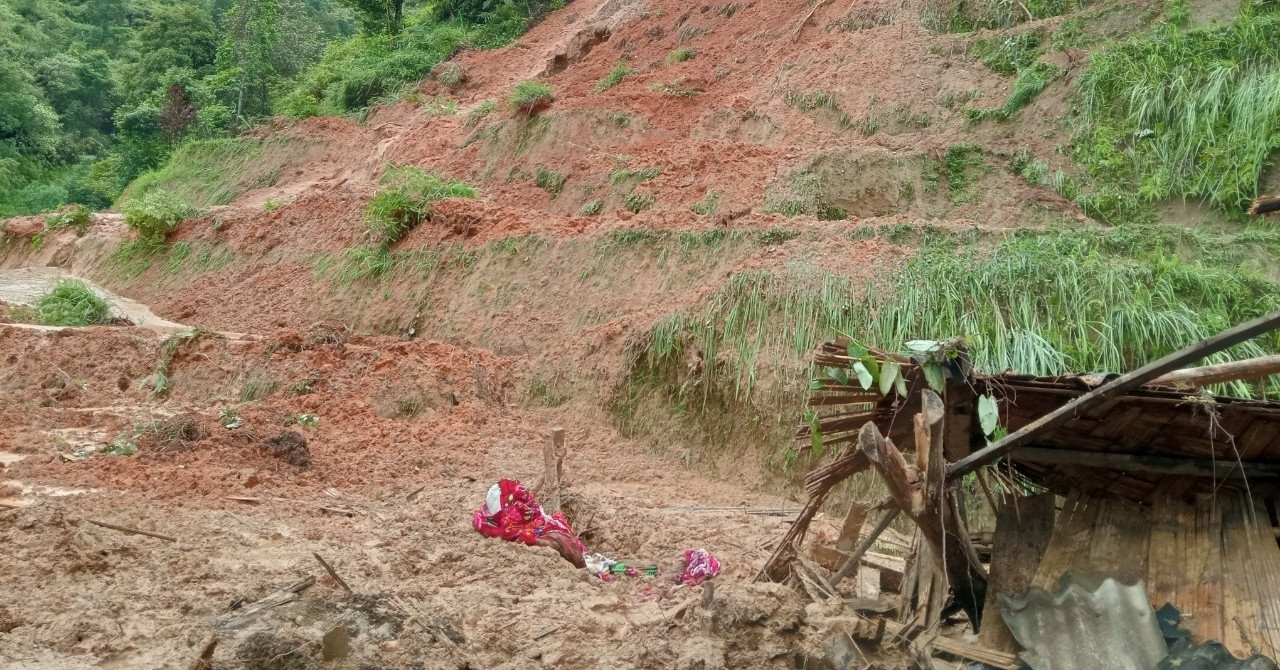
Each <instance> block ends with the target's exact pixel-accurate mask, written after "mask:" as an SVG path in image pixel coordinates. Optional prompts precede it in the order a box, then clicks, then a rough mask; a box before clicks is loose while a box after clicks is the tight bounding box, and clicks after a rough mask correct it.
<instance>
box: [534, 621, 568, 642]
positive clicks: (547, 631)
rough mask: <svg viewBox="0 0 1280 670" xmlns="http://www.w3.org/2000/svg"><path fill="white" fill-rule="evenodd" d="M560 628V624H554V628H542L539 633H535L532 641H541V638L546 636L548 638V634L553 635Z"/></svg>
mask: <svg viewBox="0 0 1280 670" xmlns="http://www.w3.org/2000/svg"><path fill="white" fill-rule="evenodd" d="M561 627H562V626H560V624H556V625H554V626H549V627H547V628H543V629H542V631H541V632H539V633H535V634H534V636H533V639H535V640H541V639H542V638H544V637H546V636H548V635H550V634H552V633H554V632H556V631H558V630H560V628H561Z"/></svg>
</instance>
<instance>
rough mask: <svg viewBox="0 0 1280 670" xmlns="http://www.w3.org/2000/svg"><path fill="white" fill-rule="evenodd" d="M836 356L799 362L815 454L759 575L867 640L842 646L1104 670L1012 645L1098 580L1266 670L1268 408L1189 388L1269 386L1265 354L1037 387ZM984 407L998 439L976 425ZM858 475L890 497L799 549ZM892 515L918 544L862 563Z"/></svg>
mask: <svg viewBox="0 0 1280 670" xmlns="http://www.w3.org/2000/svg"><path fill="white" fill-rule="evenodd" d="M1273 318H1274V317H1273ZM1235 330H1239V329H1235ZM1254 330H1255V331H1256V328H1255V329H1254ZM1255 334H1256V333H1255ZM1232 341H1240V339H1239V337H1237V338H1236V339H1234V340H1232ZM1209 344H1210V345H1212V346H1218V347H1224V346H1229V344H1223V343H1222V341H1219V342H1211V343H1209ZM849 345H850V343H848V342H831V343H827V344H825V345H823V346H822V347H821V348H820V350H819V352H818V353H817V355H816V357H815V363H816V367H817V369H819V370H821V371H824V373H825V374H823V375H822V377H821V378H820V379H819V381H816V382H814V383H813V385H812V387H811V388H812V389H813V394H812V398H811V400H810V405H811V407H812V408H813V410H814V413H813V414H812V416H811V420H810V421H807V422H806V423H805V425H804V426H803V427H802V428H801V429H800V430H799V431H798V432H797V436H796V437H797V440H798V445H799V446H800V448H801V449H808V450H810V451H812V450H813V449H814V447H818V446H820V447H821V448H822V449H823V450H824V451H827V452H830V453H831V455H830V456H828V457H827V458H826V459H823V460H824V461H825V463H824V464H822V465H821V466H819V467H817V468H816V469H815V470H813V471H812V472H811V473H809V475H808V477H807V479H806V489H807V493H808V494H809V501H808V504H807V505H806V506H805V508H804V509H803V511H802V512H801V514H800V516H799V518H798V519H797V521H796V523H795V524H793V526H792V528H791V529H790V531H789V532H788V534H787V535H786V537H784V538H783V540H782V541H781V542H780V543H779V545H778V546H777V548H776V550H775V551H774V553H773V555H772V556H771V557H770V559H769V561H768V562H767V563H766V565H765V567H764V569H763V570H762V571H761V574H760V575H759V578H760V579H762V580H772V581H779V582H789V583H792V584H794V585H796V586H798V587H801V588H803V589H805V590H806V591H807V592H808V593H809V594H810V596H811V597H812V598H813V599H814V600H816V601H822V602H824V603H827V604H830V603H842V604H843V605H844V606H845V607H847V608H848V609H851V610H853V611H854V612H855V613H856V614H857V616H859V617H861V618H862V619H864V620H866V621H867V622H869V623H870V624H872V625H869V626H863V627H862V628H861V629H859V635H852V634H851V636H853V637H854V638H855V639H859V636H860V641H861V642H863V643H870V644H897V645H903V646H905V647H906V648H908V649H909V651H910V652H911V653H912V654H914V655H916V656H917V658H919V659H920V660H921V661H922V662H925V660H926V659H925V657H929V656H935V655H936V656H942V657H948V658H952V659H957V660H961V661H978V662H981V663H984V664H986V665H988V666H990V667H1000V668H1017V667H1021V666H1022V663H1023V662H1033V663H1034V664H1033V665H1032V666H1031V667H1033V668H1036V669H1037V670H1039V669H1040V668H1058V667H1071V663H1072V662H1076V663H1077V667H1107V666H1105V665H1096V664H1092V663H1093V661H1092V657H1088V656H1087V655H1086V656H1082V657H1081V658H1078V659H1074V661H1073V659H1062V660H1060V661H1059V662H1058V663H1057V664H1056V665H1055V664H1054V663H1053V662H1052V661H1046V660H1045V659H1044V658H1042V657H1037V656H1036V655H1035V654H1034V653H1029V652H1034V651H1035V650H1029V649H1028V644H1030V645H1031V646H1035V645H1036V644H1037V642H1036V640H1034V639H1032V638H1034V636H1035V635H1037V634H1039V635H1042V636H1049V637H1052V636H1053V635H1055V634H1058V633H1057V632H1055V631H1038V632H1037V631H1034V630H1032V631H1031V632H1028V631H1027V630H1026V626H1027V625H1028V624H1027V620H1028V619H1027V617H1029V616H1030V615H1027V614H1018V611H1020V610H1018V608H1020V607H1025V606H1026V603H1027V602H1029V601H1030V600H1034V598H1032V596H1035V597H1037V598H1040V600H1042V601H1043V602H1044V603H1049V604H1050V605H1053V604H1054V603H1057V605H1056V606H1059V607H1065V605H1062V603H1063V602H1066V601H1069V600H1070V599H1069V598H1066V596H1065V595H1063V594H1065V593H1066V591H1065V589H1067V588H1068V587H1071V588H1075V589H1077V590H1079V589H1080V588H1081V586H1080V585H1081V584H1086V585H1089V586H1088V589H1090V590H1092V589H1098V588H1099V585H1100V584H1103V583H1104V582H1105V581H1106V580H1111V582H1112V583H1113V584H1121V585H1130V588H1137V589H1138V590H1139V592H1140V591H1141V590H1143V589H1145V595H1146V600H1147V602H1149V603H1150V607H1149V608H1147V609H1148V610H1150V609H1161V608H1162V607H1164V606H1166V605H1167V606H1169V607H1168V608H1166V610H1167V611H1172V612H1175V613H1176V614H1177V615H1178V621H1177V622H1176V627H1177V628H1178V631H1179V634H1180V635H1183V636H1185V637H1187V638H1188V641H1189V643H1190V644H1193V645H1202V644H1204V643H1209V642H1210V641H1215V644H1216V643H1217V642H1220V643H1221V647H1223V648H1225V650H1226V651H1227V652H1229V653H1230V654H1231V655H1233V656H1234V657H1236V658H1240V659H1244V658H1248V657H1251V656H1254V655H1261V656H1263V657H1266V658H1267V659H1276V658H1280V544H1278V543H1280V539H1278V538H1280V514H1278V512H1280V510H1278V509H1277V506H1278V502H1280V501H1278V498H1280V403H1275V402H1263V401H1249V400H1241V399H1235V398H1223V397H1213V396H1210V395H1207V394H1206V393H1204V392H1203V391H1201V390H1200V389H1199V387H1202V386H1205V385H1209V384H1212V383H1220V382H1224V381H1230V380H1234V379H1258V378H1261V377H1264V376H1266V375H1267V374H1274V373H1276V372H1278V371H1280V358H1276V357H1273V358H1270V359H1265V360H1255V361H1248V362H1244V363H1239V364H1231V365H1227V366H1211V367H1207V368H1196V369H1190V370H1178V371H1173V372H1170V370H1171V369H1173V368H1174V366H1177V365H1182V364H1184V362H1185V361H1195V360H1198V359H1199V358H1200V357H1202V356H1203V355H1204V353H1199V355H1193V354H1194V352H1191V349H1190V348H1189V349H1188V350H1185V351H1184V352H1180V354H1181V355H1182V357H1181V358H1177V357H1176V356H1171V357H1168V360H1162V361H1160V362H1157V364H1152V365H1151V366H1147V367H1146V368H1143V369H1142V370H1139V371H1135V372H1134V373H1130V374H1129V375H1123V376H1119V375H1082V376H1064V377H1051V378H1046V377H1030V376H1024V375H1017V374H1001V375H980V374H974V373H973V371H972V370H971V368H970V366H969V365H968V362H967V359H966V356H965V353H964V347H963V343H960V342H953V343H949V344H946V345H942V346H938V347H936V348H934V349H932V350H930V351H928V352H927V353H926V355H924V356H916V357H903V356H895V355H891V354H888V353H885V352H879V351H866V350H864V349H861V348H860V347H857V345H855V346H854V349H857V350H856V351H854V350H851V348H850V346H849ZM1204 345H1205V343H1202V346H1201V351H1204V350H1205V349H1206V348H1207V347H1206V346H1204ZM1189 352H1190V353H1189ZM868 368H871V369H872V370H868ZM840 371H844V372H840ZM869 371H873V372H874V375H867V374H865V373H867V372H869ZM868 376H872V377H873V379H872V380H871V381H872V382H873V383H871V384H868V383H867V382H868V379H867V378H866V377H868ZM859 377H862V378H861V379H860V378H859ZM868 386H869V387H870V388H868ZM984 397H985V398H987V399H989V400H986V401H984V400H983V398H984ZM990 400H994V401H995V402H994V407H995V408H996V409H997V410H998V418H999V424H1000V430H999V431H990V430H988V429H989V428H990V425H989V423H990V422H989V417H986V416H980V414H986V413H987V412H989V408H986V407H982V408H981V409H980V406H981V405H983V404H991V403H990ZM984 424H987V425H984ZM1005 430H1007V431H1008V436H1007V437H1001V435H1002V434H1003V432H1004V431H1005ZM993 432H994V435H993V434H992V433H993ZM1010 443H1012V444H1013V446H1012V447H1009V446H1008V445H1009V444H1010ZM993 454H994V456H993ZM997 459H998V460H997ZM867 470H873V471H875V472H876V473H877V474H878V475H879V478H880V480H882V481H883V483H884V485H885V488H886V489H887V491H888V495H887V496H886V497H885V498H884V499H882V500H879V501H873V502H870V503H855V504H853V505H852V506H851V507H850V509H849V510H848V513H847V515H846V516H845V523H844V524H843V528H842V530H841V533H840V537H839V539H838V540H837V541H836V543H835V545H834V546H828V545H825V544H821V543H814V542H810V543H809V545H808V546H805V544H804V538H805V535H806V533H807V530H808V528H809V525H810V523H811V522H812V520H813V519H814V517H815V516H816V515H817V513H818V512H819V511H820V510H821V509H822V508H823V506H824V503H825V502H826V501H827V498H828V497H829V496H830V494H831V491H832V490H833V489H834V488H835V486H836V485H837V484H839V483H840V482H841V481H844V480H845V479H847V478H849V477H851V476H852V475H853V474H855V473H858V472H862V471H867ZM966 475H968V476H970V477H971V478H972V480H976V487H977V488H978V489H979V490H980V491H981V493H980V495H981V497H982V498H983V500H985V501H986V503H987V504H988V505H989V506H990V507H991V508H993V509H994V512H995V519H996V521H995V525H994V532H992V533H970V531H969V529H968V528H967V527H966V522H965V517H966V515H965V513H964V511H963V505H964V502H963V501H962V500H960V496H959V495H957V493H958V489H959V488H960V487H959V484H960V482H961V481H962V479H963V478H964V477H965V476H966ZM831 511H832V510H828V512H831ZM835 511H836V512H837V513H840V512H842V511H843V510H835ZM896 517H905V518H907V519H910V520H911V522H912V523H911V527H912V528H913V529H914V531H915V536H914V538H912V539H911V540H910V541H909V542H908V543H907V544H910V546H911V549H910V551H909V552H906V556H905V558H897V559H893V558H892V557H887V556H884V555H881V554H877V553H876V552H874V551H871V549H872V548H873V547H874V545H875V544H876V541H877V539H878V536H879V535H880V533H881V532H883V531H884V530H885V528H887V527H888V526H889V525H890V523H891V522H892V521H893V520H894V519H895V518H896ZM850 578H852V580H853V590H852V594H850V593H848V591H849V589H848V586H849V583H848V582H845V580H846V579H850ZM842 582H845V586H846V588H845V589H841V588H840V585H841V583H842ZM869 583H872V584H869ZM1133 585H1136V586H1133ZM1098 592H1099V593H1101V591H1098ZM1055 598H1056V600H1055ZM1094 606H1095V607H1096V604H1095V605H1094ZM960 612H962V613H963V614H959V613H960ZM1002 613H1004V614H1005V616H1002ZM1146 614H1148V615H1149V614H1150V612H1149V611H1148V612H1147V613H1146ZM950 615H957V617H959V618H960V619H962V620H963V619H967V623H968V626H967V627H968V628H970V629H971V630H970V631H969V632H976V633H977V637H976V641H975V639H974V638H972V637H970V638H968V640H967V641H966V640H962V639H960V637H959V636H948V635H943V633H944V632H945V631H947V630H951V631H954V632H959V631H961V630H963V629H964V628H965V627H964V626H954V625H953V626H950V627H948V626H947V625H944V620H946V619H947V618H948V617H949V616H950ZM1066 615H1067V616H1071V613H1069V612H1068V613H1066ZM1019 616H1022V617H1023V618H1022V619H1019V618H1018V617H1019ZM1006 618H1011V619H1012V620H1014V622H1015V626H1014V628H1015V629H1016V630H1018V631H1020V632H1021V633H1022V634H1021V635H1016V634H1015V632H1014V631H1011V629H1010V626H1009V625H1008V624H1007V623H1006ZM1153 625H1154V624H1153ZM1153 630H1154V629H1153ZM1063 634H1065V633H1063ZM1113 637H1115V636H1113ZM1117 639H1119V638H1117ZM1029 640H1030V642H1029ZM1157 640H1158V638H1157ZM1058 642H1061V640H1059V641H1058ZM1046 644H1047V643H1046ZM1099 644H1101V642H1099ZM1117 644H1118V643H1117ZM1085 646H1087V645H1085ZM1121 646H1126V645H1121ZM1127 646H1130V647H1135V646H1137V645H1133V644H1128V645H1127ZM1060 648H1061V645H1060ZM1068 648H1070V649H1072V650H1073V651H1072V652H1071V653H1078V654H1087V653H1094V652H1093V651H1091V650H1089V649H1085V648H1083V647H1082V646H1081V645H1079V644H1076V645H1075V646H1073V647H1068ZM1160 649H1161V654H1163V653H1164V646H1163V643H1161V644H1160ZM1112 651H1113V652H1114V653H1116V654H1118V655H1119V656H1121V657H1122V656H1123V655H1124V654H1125V653H1137V652H1134V651H1132V650H1125V649H1116V650H1112ZM1099 653H1100V652H1099ZM1018 654H1021V657H1020V658H1019V656H1018ZM1155 658H1157V660H1158V659H1159V657H1155ZM1166 660H1168V661H1169V663H1170V665H1171V666H1176V665H1178V662H1177V659H1173V657H1172V656H1171V657H1169V659H1166ZM1086 661H1089V663H1086ZM928 662H930V663H932V662H933V661H931V660H930V661H928ZM846 667H857V666H856V665H855V666H846ZM861 667H869V666H866V665H865V663H864V664H863V665H862V666H861ZM926 667H928V666H926ZM1111 667H1123V663H1120V664H1118V665H1113V666H1111ZM1147 667H1154V666H1147ZM1161 667H1163V666H1161ZM1250 667H1253V666H1250ZM1257 667H1274V666H1272V665H1270V662H1269V661H1266V662H1265V664H1264V665H1259V666H1257Z"/></svg>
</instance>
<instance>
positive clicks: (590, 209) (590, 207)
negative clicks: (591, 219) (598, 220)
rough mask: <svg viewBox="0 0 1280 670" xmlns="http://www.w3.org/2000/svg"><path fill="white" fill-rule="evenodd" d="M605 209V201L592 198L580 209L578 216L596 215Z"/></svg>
mask: <svg viewBox="0 0 1280 670" xmlns="http://www.w3.org/2000/svg"><path fill="white" fill-rule="evenodd" d="M603 211H604V201H603V200H592V201H590V202H588V203H586V204H584V205H583V206H582V209H580V210H578V216H596V215H597V214H599V213H600V212H603Z"/></svg>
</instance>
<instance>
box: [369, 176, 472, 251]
mask: <svg viewBox="0 0 1280 670" xmlns="http://www.w3.org/2000/svg"><path fill="white" fill-rule="evenodd" d="M378 183H379V184H381V186H382V188H381V189H379V191H378V194H377V195H375V196H374V197H373V200H371V201H370V202H369V206H368V207H367V208H366V210H365V216H366V219H367V221H368V224H369V232H370V233H371V235H372V236H373V239H374V240H375V241H376V242H377V243H379V244H381V245H382V246H383V247H389V246H391V245H393V244H395V243H396V242H398V241H400V239H401V238H402V237H404V236H405V235H406V234H407V233H408V232H409V231H410V230H413V229H414V228H415V227H417V225H418V224H420V223H422V222H423V221H429V220H430V219H431V212H432V209H431V205H432V203H434V202H436V201H437V200H443V199H444V198H474V197H476V190H475V188H473V187H471V186H470V185H468V184H465V183H463V182H460V181H447V180H445V179H442V178H441V177H440V176H439V175H437V174H434V173H431V172H427V171H425V170H423V169H422V168H420V167H417V166H414V165H405V166H401V167H392V168H389V169H387V171H386V172H385V173H383V175H382V178H381V179H380V180H379V182H378Z"/></svg>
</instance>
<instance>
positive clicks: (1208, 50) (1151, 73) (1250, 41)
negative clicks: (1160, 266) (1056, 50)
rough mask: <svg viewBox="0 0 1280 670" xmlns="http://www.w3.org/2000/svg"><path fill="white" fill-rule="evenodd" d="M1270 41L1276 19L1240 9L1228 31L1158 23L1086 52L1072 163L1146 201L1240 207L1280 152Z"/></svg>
mask: <svg viewBox="0 0 1280 670" xmlns="http://www.w3.org/2000/svg"><path fill="white" fill-rule="evenodd" d="M1277 35H1280V14H1275V13H1271V14H1254V13H1253V12H1252V11H1251V10H1250V9H1249V7H1248V6H1246V8H1245V9H1244V10H1243V11H1242V13H1241V15H1240V17H1239V18H1238V19H1237V20H1236V21H1235V22H1234V23H1232V24H1230V25H1227V26H1219V27H1213V28H1208V29H1202V30H1182V29H1181V28H1178V27H1176V26H1174V25H1170V24H1163V25H1160V26H1158V27H1156V28H1155V29H1153V30H1152V32H1150V33H1148V34H1146V35H1142V36H1139V37H1137V38H1134V39H1133V40H1130V41H1129V42H1126V43H1123V44H1121V45H1118V46H1116V47H1114V48H1111V49H1108V50H1105V51H1101V52H1098V53H1096V54H1094V55H1093V58H1092V59H1091V61H1090V64H1089V68H1088V69H1087V70H1086V71H1085V73H1084V75H1083V76H1082V77H1081V80H1080V95H1081V101H1082V108H1083V112H1084V116H1085V120H1086V122H1087V125H1086V128H1085V130H1084V132H1082V133H1081V134H1080V136H1078V138H1077V141H1076V142H1075V144H1074V148H1075V150H1076V156H1077V158H1078V159H1079V160H1081V162H1083V163H1084V164H1086V165H1087V166H1088V167H1089V170H1090V172H1091V174H1092V175H1093V176H1095V177H1097V178H1099V179H1101V180H1106V181H1109V182H1112V183H1117V184H1118V188H1120V189H1136V191H1137V193H1138V195H1139V196H1140V197H1141V198H1142V199H1143V200H1146V201H1152V200H1158V199H1161V198H1167V197H1170V196H1174V195H1179V196H1185V197H1196V198H1206V199H1208V200H1209V201H1210V202H1211V203H1212V204H1213V205H1214V206H1216V207H1218V208H1221V209H1223V210H1226V211H1229V212H1230V211H1239V208H1240V207H1241V206H1242V205H1243V204H1244V203H1245V202H1247V201H1249V200H1250V199H1252V198H1253V197H1254V195H1256V191H1257V186H1258V178H1259V175H1260V174H1261V173H1262V171H1263V170H1264V169H1265V168H1266V167H1267V166H1268V164H1269V162H1270V159H1271V155H1272V152H1274V151H1275V150H1276V149H1278V148H1280V39H1278V38H1277Z"/></svg>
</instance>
